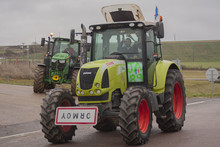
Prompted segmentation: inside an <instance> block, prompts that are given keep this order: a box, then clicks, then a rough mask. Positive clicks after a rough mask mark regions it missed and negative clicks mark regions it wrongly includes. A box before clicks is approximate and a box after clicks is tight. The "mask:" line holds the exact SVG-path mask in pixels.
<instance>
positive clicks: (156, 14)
mask: <svg viewBox="0 0 220 147" xmlns="http://www.w3.org/2000/svg"><path fill="white" fill-rule="evenodd" d="M158 15H159V14H158V8H157V6H156V8H155V15H154V16H155V20H156V19H157V17H158Z"/></svg>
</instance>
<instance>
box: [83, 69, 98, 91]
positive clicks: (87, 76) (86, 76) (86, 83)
mask: <svg viewBox="0 0 220 147" xmlns="http://www.w3.org/2000/svg"><path fill="white" fill-rule="evenodd" d="M98 69H99V68H98V67H97V68H89V69H87V68H81V69H80V77H79V80H80V88H81V89H83V90H88V89H91V88H92V84H93V82H94V79H95V75H96V73H97V71H98Z"/></svg>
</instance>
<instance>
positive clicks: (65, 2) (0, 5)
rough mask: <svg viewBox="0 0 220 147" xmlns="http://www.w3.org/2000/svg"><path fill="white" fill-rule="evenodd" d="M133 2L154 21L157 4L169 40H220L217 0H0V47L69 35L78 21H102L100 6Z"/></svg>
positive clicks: (103, 20)
mask: <svg viewBox="0 0 220 147" xmlns="http://www.w3.org/2000/svg"><path fill="white" fill-rule="evenodd" d="M128 3H133V4H137V5H139V6H140V8H141V10H142V12H143V15H144V17H145V19H146V20H148V21H154V13H155V7H156V5H157V6H158V9H159V13H160V15H162V16H163V22H164V25H165V38H164V39H163V40H166V41H173V40H174V34H175V36H176V40H177V41H185V40H187V41H188V40H220V8H219V7H220V0H0V21H1V22H0V46H2V45H19V44H21V43H25V44H31V43H32V42H35V40H36V42H38V43H40V40H41V37H47V36H48V35H49V33H51V32H53V33H54V35H55V36H61V37H69V34H70V30H71V29H73V28H74V29H76V31H77V32H81V29H80V24H81V23H83V24H85V25H86V27H87V30H88V26H89V25H91V24H98V23H104V22H105V19H104V17H103V16H102V13H101V7H103V6H106V5H113V4H128Z"/></svg>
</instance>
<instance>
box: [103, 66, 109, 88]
mask: <svg viewBox="0 0 220 147" xmlns="http://www.w3.org/2000/svg"><path fill="white" fill-rule="evenodd" d="M108 87H109V77H108V70H107V69H106V70H105V72H104V74H103V77H102V88H108Z"/></svg>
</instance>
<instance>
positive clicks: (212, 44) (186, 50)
mask: <svg viewBox="0 0 220 147" xmlns="http://www.w3.org/2000/svg"><path fill="white" fill-rule="evenodd" d="M162 52H163V58H164V59H168V60H175V59H177V58H178V59H180V60H181V61H182V62H220V41H219V40H214V41H173V42H162Z"/></svg>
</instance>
